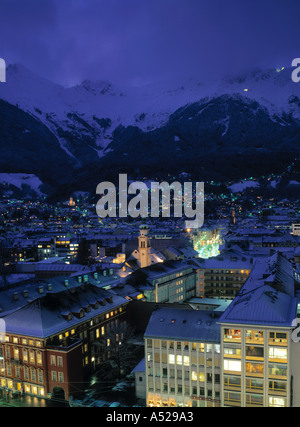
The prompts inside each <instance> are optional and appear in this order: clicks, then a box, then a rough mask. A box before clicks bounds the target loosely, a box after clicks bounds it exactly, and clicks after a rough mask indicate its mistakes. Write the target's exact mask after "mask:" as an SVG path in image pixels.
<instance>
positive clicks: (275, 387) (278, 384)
mask: <svg viewBox="0 0 300 427" xmlns="http://www.w3.org/2000/svg"><path fill="white" fill-rule="evenodd" d="M286 386H287V384H286V382H283V381H269V391H270V392H274V391H275V392H281V393H286Z"/></svg>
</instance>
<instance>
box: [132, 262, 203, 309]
mask: <svg viewBox="0 0 300 427" xmlns="http://www.w3.org/2000/svg"><path fill="white" fill-rule="evenodd" d="M126 282H127V284H129V285H131V286H133V287H135V288H136V289H139V290H140V291H141V292H142V293H143V294H144V296H145V299H146V301H148V302H171V303H172V302H183V301H185V300H187V299H189V298H192V297H194V296H196V270H195V269H194V268H193V267H192V266H191V265H188V264H187V263H185V262H183V261H175V260H169V261H165V262H161V263H156V264H153V265H151V266H149V267H145V268H140V269H138V270H136V271H135V272H133V273H132V274H131V275H130V276H128V279H127V281H126Z"/></svg>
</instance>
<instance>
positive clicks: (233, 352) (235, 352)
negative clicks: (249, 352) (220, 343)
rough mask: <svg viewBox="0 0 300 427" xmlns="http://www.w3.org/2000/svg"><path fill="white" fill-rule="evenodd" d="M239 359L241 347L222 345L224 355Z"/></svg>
mask: <svg viewBox="0 0 300 427" xmlns="http://www.w3.org/2000/svg"><path fill="white" fill-rule="evenodd" d="M225 355H226V357H230V358H234V359H240V358H241V349H240V348H236V347H232V348H231V347H224V356H225Z"/></svg>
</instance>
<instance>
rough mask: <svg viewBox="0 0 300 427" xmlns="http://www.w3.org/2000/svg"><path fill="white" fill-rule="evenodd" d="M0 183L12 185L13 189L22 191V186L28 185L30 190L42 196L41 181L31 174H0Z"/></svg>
mask: <svg viewBox="0 0 300 427" xmlns="http://www.w3.org/2000/svg"><path fill="white" fill-rule="evenodd" d="M0 182H1V183H6V184H9V185H14V186H15V187H17V188H19V189H20V190H22V185H28V186H29V187H30V188H31V189H32V190H34V191H35V192H36V193H37V194H38V195H39V196H42V195H43V193H42V192H41V190H40V187H41V185H43V183H42V181H41V180H40V178H39V177H37V176H36V175H33V174H26V173H0Z"/></svg>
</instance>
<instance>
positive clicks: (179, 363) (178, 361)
mask: <svg viewBox="0 0 300 427" xmlns="http://www.w3.org/2000/svg"><path fill="white" fill-rule="evenodd" d="M176 363H177V365H182V356H181V355H177V356H176Z"/></svg>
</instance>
